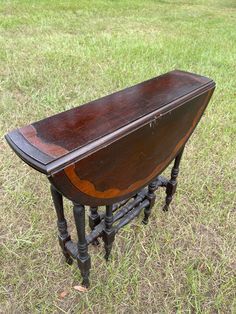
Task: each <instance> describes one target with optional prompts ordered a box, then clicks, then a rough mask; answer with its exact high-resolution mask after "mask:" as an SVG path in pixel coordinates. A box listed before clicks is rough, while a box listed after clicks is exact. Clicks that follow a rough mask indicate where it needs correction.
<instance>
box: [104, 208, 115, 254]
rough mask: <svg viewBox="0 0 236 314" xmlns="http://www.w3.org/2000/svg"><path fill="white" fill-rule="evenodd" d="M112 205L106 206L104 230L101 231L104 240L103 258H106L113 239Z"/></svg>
mask: <svg viewBox="0 0 236 314" xmlns="http://www.w3.org/2000/svg"><path fill="white" fill-rule="evenodd" d="M112 209H113V207H112V205H108V206H106V214H105V230H104V231H103V234H102V238H103V241H104V248H105V256H104V257H105V259H106V260H108V259H109V256H110V253H111V249H112V245H113V242H114V239H115V229H114V228H113V227H112V224H113V210H112Z"/></svg>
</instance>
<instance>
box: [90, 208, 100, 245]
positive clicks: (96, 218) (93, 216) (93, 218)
mask: <svg viewBox="0 0 236 314" xmlns="http://www.w3.org/2000/svg"><path fill="white" fill-rule="evenodd" d="M100 222H101V219H100V215H99V214H98V207H90V214H89V226H90V228H91V230H93V229H94V228H95V227H96V226H97V225H98V224H99V223H100ZM92 244H93V245H99V241H98V239H95V240H94V241H93V242H92Z"/></svg>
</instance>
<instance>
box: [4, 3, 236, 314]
mask: <svg viewBox="0 0 236 314" xmlns="http://www.w3.org/2000/svg"><path fill="white" fill-rule="evenodd" d="M172 69H182V70H186V71H190V72H196V73H199V74H202V75H206V76H209V77H211V78H213V79H214V80H215V82H216V84H217V88H216V91H215V93H214V97H213V98H212V100H211V102H210V104H209V106H208V109H207V111H206V112H205V115H204V117H203V119H202V120H201V122H200V124H199V126H198V127H197V129H196V131H195V133H194V134H193V136H192V137H191V140H190V141H189V142H188V144H187V147H186V150H185V153H184V156H183V160H182V164H181V172H180V175H179V185H178V191H177V194H176V196H175V198H174V201H173V202H172V205H171V207H170V211H169V212H168V213H164V212H163V211H162V210H161V207H162V204H163V200H164V191H160V192H159V193H158V201H157V203H156V206H155V208H154V210H153V213H152V216H151V218H150V222H149V224H148V225H147V226H144V225H142V224H141V219H142V217H139V218H138V219H137V220H135V221H134V222H133V223H132V224H131V225H130V226H127V227H126V228H125V229H123V230H122V231H121V232H120V233H119V234H118V236H117V238H116V242H115V245H114V247H113V251H112V258H111V260H110V262H109V263H107V264H106V262H105V260H104V259H103V248H102V247H99V248H94V247H92V248H90V253H91V256H92V269H91V288H90V289H89V291H88V292H86V293H81V292H78V291H75V290H74V289H73V286H74V285H76V284H78V283H79V282H80V280H81V277H80V273H79V271H78V270H77V268H76V266H75V264H74V265H73V266H72V267H70V266H66V265H65V263H64V259H63V257H62V254H61V252H60V249H59V245H58V243H57V230H56V217H55V213H54V210H53V206H52V202H51V198H50V193H49V185H48V182H47V179H46V177H45V176H43V175H41V174H40V173H38V172H36V171H34V170H32V169H31V168H29V167H28V166H27V165H25V164H24V163H23V162H21V161H20V159H19V158H18V157H17V156H16V155H15V154H14V153H13V152H12V151H11V150H10V148H9V147H8V145H7V144H6V142H5V140H4V134H5V133H7V132H8V131H9V130H10V129H12V128H15V127H20V126H23V125H25V124H29V123H30V122H34V121H36V120H39V119H41V118H44V117H46V116H50V115H52V114H54V113H57V112H60V111H63V110H66V109H69V108H72V107H74V106H77V105H80V104H82V103H84V102H87V101H89V100H92V99H95V98H98V97H101V96H104V95H106V94H108V93H111V92H114V91H117V90H119V89H122V88H124V87H127V86H131V85H134V84H135V83H138V82H141V81H143V80H146V79H148V78H151V77H154V76H157V75H160V74H162V73H165V72H168V71H170V70H172ZM0 115H1V120H0V122H1V123H0V135H1V142H0V148H1V152H0V154H1V164H0V184H1V187H0V193H1V197H0V208H1V210H0V213H1V219H0V313H4V314H5V313H10V314H12V313H14V314H15V313H105V314H107V313H168V314H169V313H223V314H228V313H236V233H235V230H236V202H235V201H236V199H235V190H236V181H235V171H236V143H235V137H236V136H235V135H236V2H235V0H208V1H205V0H188V1H186V0H175V1H171V0H169V1H164V0H163V1H161V0H160V1H149V0H146V1H139V0H135V1H134V0H130V1H125V0H122V1H121V0H116V1H105V0H99V1H76V0H74V1H56V0H55V1H53V0H44V1H42V0H40V1H39V0H37V1H36V0H28V1H26V0H19V1H13V0H12V1H10V0H8V1H7V0H0ZM169 172H170V168H168V169H167V170H166V171H165V174H166V175H169ZM66 214H67V217H68V221H69V224H70V230H71V233H72V235H73V236H74V237H75V230H74V228H73V219H72V210H71V204H70V203H69V202H66ZM64 290H68V292H69V293H68V295H67V296H66V297H65V298H64V299H60V293H61V292H62V291H64Z"/></svg>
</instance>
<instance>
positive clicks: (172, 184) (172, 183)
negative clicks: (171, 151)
mask: <svg viewBox="0 0 236 314" xmlns="http://www.w3.org/2000/svg"><path fill="white" fill-rule="evenodd" d="M183 151H184V148H182V149H181V151H180V152H179V154H178V155H177V156H176V157H175V161H174V166H173V168H172V170H171V179H170V180H169V181H168V183H167V186H166V200H165V205H164V207H163V211H168V209H169V205H170V203H171V201H172V199H173V196H174V194H175V192H176V188H177V177H178V174H179V165H180V161H181V158H182V155H183Z"/></svg>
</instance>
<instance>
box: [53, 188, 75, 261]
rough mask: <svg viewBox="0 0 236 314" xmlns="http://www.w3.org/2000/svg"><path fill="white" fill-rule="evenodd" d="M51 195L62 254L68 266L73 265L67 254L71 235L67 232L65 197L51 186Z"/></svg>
mask: <svg viewBox="0 0 236 314" xmlns="http://www.w3.org/2000/svg"><path fill="white" fill-rule="evenodd" d="M51 195H52V200H53V203H54V207H55V209H56V214H57V228H58V233H59V234H58V240H59V244H60V247H61V249H62V253H63V255H64V256H65V258H66V262H67V264H69V265H71V264H72V263H73V259H72V258H71V256H70V254H69V253H68V252H67V250H66V247H65V243H66V242H67V241H70V240H71V238H70V235H69V233H68V230H67V221H66V219H65V215H64V207H63V197H62V195H61V194H60V193H59V192H58V191H57V189H56V188H55V187H54V186H53V185H52V184H51Z"/></svg>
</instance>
